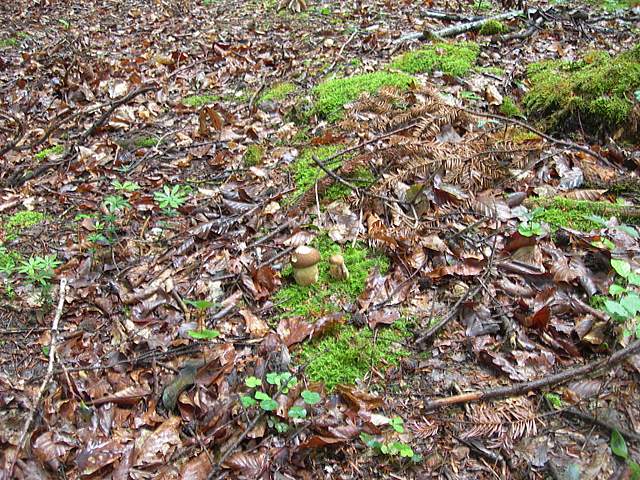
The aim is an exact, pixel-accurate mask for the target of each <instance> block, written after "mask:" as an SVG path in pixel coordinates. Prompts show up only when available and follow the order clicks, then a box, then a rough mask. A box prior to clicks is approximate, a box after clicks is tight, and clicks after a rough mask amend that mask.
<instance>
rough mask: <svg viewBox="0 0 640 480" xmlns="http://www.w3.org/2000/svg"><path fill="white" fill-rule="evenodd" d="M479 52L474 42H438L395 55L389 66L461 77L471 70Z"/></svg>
mask: <svg viewBox="0 0 640 480" xmlns="http://www.w3.org/2000/svg"><path fill="white" fill-rule="evenodd" d="M479 53H480V47H479V46H478V45H477V44H475V43H470V42H459V43H445V42H440V43H435V44H433V45H430V46H428V47H426V48H423V49H420V50H414V51H412V52H407V53H405V54H403V55H400V56H399V57H396V58H395V59H393V60H392V62H391V67H392V68H396V69H398V70H402V71H403V72H407V73H411V74H414V73H431V72H433V71H434V70H440V71H442V72H443V73H445V74H447V75H452V76H457V77H461V76H464V75H466V74H467V73H468V72H469V71H470V70H471V68H472V67H473V66H474V64H475V62H476V59H477V58H478V54H479Z"/></svg>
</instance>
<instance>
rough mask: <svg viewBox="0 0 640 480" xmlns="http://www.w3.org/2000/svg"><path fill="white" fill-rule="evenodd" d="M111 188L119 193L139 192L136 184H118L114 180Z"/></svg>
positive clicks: (126, 182) (117, 181) (118, 182)
mask: <svg viewBox="0 0 640 480" xmlns="http://www.w3.org/2000/svg"><path fill="white" fill-rule="evenodd" d="M112 185H113V188H115V189H116V190H118V191H121V192H135V191H136V190H140V185H138V183H137V182H130V181H129V180H126V181H124V182H120V181H119V180H114V181H113V183H112Z"/></svg>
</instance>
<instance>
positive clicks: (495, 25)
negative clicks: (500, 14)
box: [480, 20, 509, 35]
mask: <svg viewBox="0 0 640 480" xmlns="http://www.w3.org/2000/svg"><path fill="white" fill-rule="evenodd" d="M508 31H509V28H508V27H507V26H506V25H505V24H504V23H502V22H501V21H500V20H489V21H488V22H485V23H483V24H482V26H481V27H480V35H497V34H499V33H505V32H508Z"/></svg>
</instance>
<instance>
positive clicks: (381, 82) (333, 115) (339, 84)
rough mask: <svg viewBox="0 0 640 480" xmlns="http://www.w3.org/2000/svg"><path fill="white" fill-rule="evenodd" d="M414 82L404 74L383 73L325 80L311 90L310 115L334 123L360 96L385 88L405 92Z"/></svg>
mask: <svg viewBox="0 0 640 480" xmlns="http://www.w3.org/2000/svg"><path fill="white" fill-rule="evenodd" d="M415 81H416V80H415V79H414V78H413V77H411V76H409V75H406V74H404V73H392V72H385V71H382V72H373V73H364V74H361V75H354V76H352V77H346V78H336V79H333V80H327V81H325V82H322V83H321V84H319V85H318V86H316V87H315V88H314V89H313V97H314V105H313V109H312V114H315V115H317V116H318V117H320V118H323V119H326V120H328V121H330V122H334V121H337V120H339V119H340V118H342V114H343V108H344V105H345V104H347V103H349V102H353V101H354V100H356V99H357V98H358V97H359V96H360V94H362V93H364V92H368V93H371V94H376V93H377V92H378V91H379V90H380V89H381V88H382V87H385V86H391V87H397V88H399V89H401V90H405V89H407V88H409V86H410V85H412V84H413V83H414V82H415Z"/></svg>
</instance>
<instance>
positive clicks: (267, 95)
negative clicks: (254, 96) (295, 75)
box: [258, 82, 296, 103]
mask: <svg viewBox="0 0 640 480" xmlns="http://www.w3.org/2000/svg"><path fill="white" fill-rule="evenodd" d="M295 90H296V86H295V85H294V84H293V83H288V82H284V83H279V84H277V85H274V86H273V87H271V88H270V89H268V90H267V91H266V92H264V93H263V94H262V95H261V96H260V98H259V99H258V103H262V102H276V101H279V100H284V99H285V98H287V95H289V94H290V93H292V92H294V91H295Z"/></svg>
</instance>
